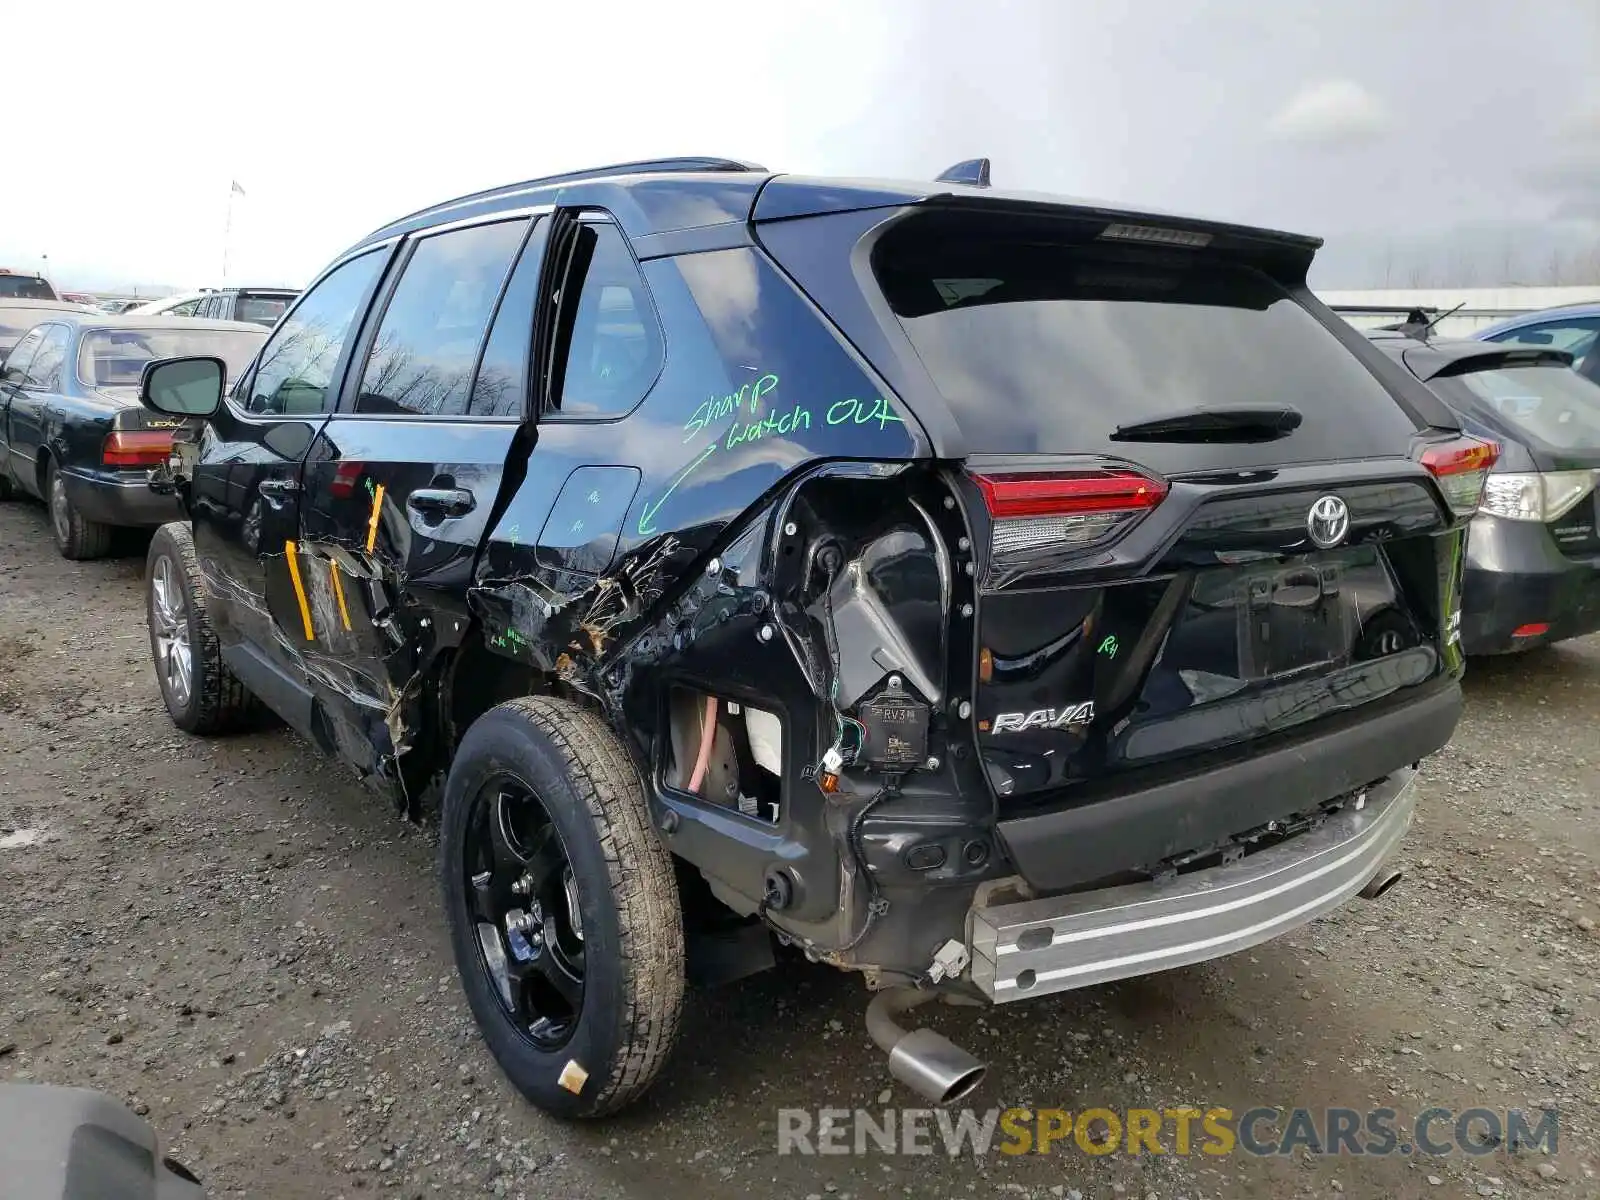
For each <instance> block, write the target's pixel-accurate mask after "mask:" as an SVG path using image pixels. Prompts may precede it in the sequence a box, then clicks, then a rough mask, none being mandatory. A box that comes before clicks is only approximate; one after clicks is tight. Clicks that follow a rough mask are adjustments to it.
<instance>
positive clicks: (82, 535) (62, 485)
mask: <svg viewBox="0 0 1600 1200" xmlns="http://www.w3.org/2000/svg"><path fill="white" fill-rule="evenodd" d="M44 498H45V503H46V504H48V505H49V506H50V532H51V533H52V534H53V535H54V536H55V539H56V549H57V550H59V551H61V557H62V558H70V559H74V560H79V561H81V560H83V559H89V558H100V557H101V556H102V555H104V554H105V552H106V551H107V550H109V549H111V533H112V528H111V526H110V525H102V524H101V523H100V522H99V521H91V520H89V518H88V517H86V516H84V515H83V514H82V513H80V512H79V511H78V510H77V508H76V507H75V506H74V505H73V503H72V499H71V497H69V496H68V495H67V484H66V480H65V479H63V478H62V476H61V472H60V471H59V470H57V469H56V464H55V463H54V462H52V463H51V464H50V468H49V470H48V471H47V472H46V477H45V488H44Z"/></svg>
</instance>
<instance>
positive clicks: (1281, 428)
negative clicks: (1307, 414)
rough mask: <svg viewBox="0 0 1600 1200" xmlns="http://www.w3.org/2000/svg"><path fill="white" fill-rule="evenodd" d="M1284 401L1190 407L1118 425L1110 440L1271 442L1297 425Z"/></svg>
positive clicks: (1294, 412)
mask: <svg viewBox="0 0 1600 1200" xmlns="http://www.w3.org/2000/svg"><path fill="white" fill-rule="evenodd" d="M1300 420H1301V417H1300V413H1299V411H1298V410H1296V409H1293V408H1290V407H1289V406H1288V405H1287V404H1257V405H1240V406H1237V407H1234V408H1191V409H1186V410H1184V411H1183V412H1175V413H1167V414H1166V415H1165V416H1160V417H1147V418H1146V419H1145V420H1143V421H1133V422H1130V423H1129V424H1127V425H1118V426H1117V428H1116V431H1115V432H1113V433H1112V435H1111V440H1112V441H1113V442H1271V441H1276V440H1277V439H1278V438H1283V437H1288V436H1289V435H1290V434H1291V433H1293V432H1294V431H1295V430H1296V429H1298V428H1300Z"/></svg>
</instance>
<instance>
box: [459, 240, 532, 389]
mask: <svg viewBox="0 0 1600 1200" xmlns="http://www.w3.org/2000/svg"><path fill="white" fill-rule="evenodd" d="M543 262H544V238H543V237H541V236H540V233H539V231H538V230H537V229H535V230H534V233H533V236H531V237H530V238H529V239H528V243H527V245H526V247H524V249H523V251H522V256H521V257H520V258H518V259H517V266H516V269H515V270H513V271H512V272H511V282H510V283H508V284H507V285H506V292H505V295H504V296H503V297H501V299H500V308H499V310H498V311H497V312H496V313H495V317H494V326H493V327H492V328H491V329H490V330H489V340H488V342H487V343H486V344H485V345H484V348H483V359H482V361H481V362H479V364H478V374H477V377H476V378H475V379H473V381H472V399H471V401H470V402H469V403H468V405H467V412H468V413H470V414H471V415H472V416H475V417H520V416H521V415H522V413H523V401H524V398H525V397H526V395H527V390H528V354H529V351H530V350H531V348H532V343H533V310H534V305H535V304H536V303H537V302H538V299H539V267H540V265H541V264H542V263H543Z"/></svg>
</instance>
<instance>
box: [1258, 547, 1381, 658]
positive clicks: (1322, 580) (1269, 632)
mask: <svg viewBox="0 0 1600 1200" xmlns="http://www.w3.org/2000/svg"><path fill="white" fill-rule="evenodd" d="M1234 604H1235V608H1234V611H1235V615H1236V617H1237V621H1238V636H1237V645H1238V651H1239V678H1240V679H1241V680H1245V681H1247V682H1255V681H1257V680H1263V679H1273V678H1277V677H1280V676H1283V675H1291V674H1295V673H1298V672H1301V671H1308V670H1316V669H1326V668H1329V667H1334V666H1340V665H1342V664H1344V663H1346V662H1348V661H1349V658H1350V647H1351V645H1352V644H1353V642H1354V640H1355V633H1356V629H1357V624H1358V621H1357V618H1358V614H1357V611H1356V602H1355V596H1354V593H1353V591H1352V589H1350V588H1348V587H1346V586H1345V575H1344V571H1343V568H1342V565H1341V564H1340V563H1339V562H1338V561H1336V560H1327V559H1323V560H1319V561H1315V562H1306V563H1299V564H1295V565H1293V566H1285V567H1280V568H1277V569H1275V570H1271V571H1254V572H1251V573H1249V574H1247V575H1244V576H1243V577H1242V578H1241V579H1240V580H1239V582H1238V590H1237V591H1236V592H1235V597H1234Z"/></svg>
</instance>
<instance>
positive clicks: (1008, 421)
mask: <svg viewBox="0 0 1600 1200" xmlns="http://www.w3.org/2000/svg"><path fill="white" fill-rule="evenodd" d="M908 227H909V229H910V230H912V231H914V230H915V221H914V220H913V221H911V222H907V224H906V226H903V227H902V229H903V230H904V229H907V228H908ZM994 227H995V223H994V222H992V221H990V222H988V223H987V224H986V225H980V224H978V223H977V222H976V221H974V225H973V228H974V235H972V236H951V234H952V229H951V228H950V227H949V226H948V225H940V226H935V227H933V228H935V229H938V230H939V236H918V235H917V234H916V233H915V232H901V231H894V232H891V233H890V234H889V235H888V236H887V237H886V238H885V239H884V241H883V242H882V243H880V244H879V247H878V249H877V252H876V253H875V255H874V268H875V270H876V272H877V277H878V281H879V284H880V286H881V287H882V289H883V292H884V295H885V297H886V299H887V300H888V302H889V305H890V308H891V309H892V310H893V312H894V314H895V315H896V316H897V317H898V318H899V320H900V323H901V325H902V326H903V327H904V329H905V331H906V333H907V335H908V336H909V337H910V339H911V342H912V344H913V345H914V346H915V348H916V350H917V353H918V354H919V356H920V357H921V359H922V361H923V363H924V365H925V366H926V367H927V369H928V372H929V374H930V375H931V376H932V378H933V382H934V384H935V385H936V386H937V387H938V389H939V391H940V392H941V393H942V395H943V396H944V398H945V399H946V401H947V402H948V403H949V405H950V406H951V408H952V409H953V411H954V415H955V417H956V420H957V421H958V422H959V423H960V425H961V427H962V430H963V432H964V433H965V434H966V437H967V439H968V442H969V444H970V448H971V449H972V450H973V451H977V452H995V453H1031V452H1056V453H1064V452H1088V453H1104V454H1112V455H1116V456H1119V457H1126V458H1135V459H1137V460H1139V461H1142V462H1145V463H1148V464H1149V465H1151V466H1153V467H1156V468H1157V469H1168V470H1172V469H1185V468H1189V469H1198V468H1201V467H1212V466H1219V465H1224V464H1233V463H1238V464H1245V463H1251V464H1257V463H1264V462H1286V461H1315V460H1321V459H1332V458H1344V457H1352V456H1355V457H1360V456H1367V455H1371V454H1390V453H1404V452H1405V447H1406V439H1407V438H1408V437H1409V436H1410V435H1411V434H1412V433H1413V432H1414V428H1415V427H1414V425H1413V423H1412V422H1411V420H1410V419H1409V418H1408V417H1407V416H1406V415H1405V413H1404V412H1403V410H1401V409H1400V407H1399V406H1398V405H1397V404H1396V403H1395V401H1394V399H1393V397H1392V396H1390V394H1389V393H1388V391H1386V390H1385V388H1384V387H1383V385H1382V384H1380V383H1379V382H1378V380H1377V379H1376V378H1375V377H1374V376H1373V375H1372V374H1371V373H1369V372H1368V371H1367V369H1366V368H1365V367H1364V366H1363V365H1362V364H1361V362H1360V361H1359V360H1358V359H1356V358H1355V357H1354V356H1353V355H1352V354H1351V353H1350V351H1349V350H1347V349H1346V348H1345V347H1344V346H1343V345H1342V344H1341V343H1340V342H1339V341H1338V340H1337V339H1336V338H1335V337H1334V336H1333V334H1332V333H1330V332H1329V331H1328V330H1327V329H1325V328H1324V327H1323V326H1322V325H1321V324H1320V323H1319V322H1318V321H1317V320H1316V318H1315V317H1313V316H1312V315H1311V314H1310V313H1309V312H1308V311H1307V310H1306V309H1305V308H1303V307H1302V306H1301V305H1300V304H1299V303H1298V302H1296V301H1295V300H1294V299H1293V298H1292V297H1291V296H1289V294H1288V293H1287V292H1286V291H1284V289H1283V288H1281V287H1280V286H1278V285H1277V284H1276V283H1275V282H1274V281H1272V280H1271V279H1270V278H1268V277H1267V276H1266V275H1264V274H1261V273H1260V272H1257V271H1255V270H1251V269H1246V268H1243V267H1233V266H1229V265H1226V264H1223V263H1218V262H1216V261H1215V259H1214V258H1208V257H1207V256H1206V255H1204V254H1203V253H1199V252H1185V254H1184V255H1183V256H1182V257H1179V256H1177V255H1175V254H1173V253H1172V252H1168V253H1167V254H1166V256H1165V257H1162V258H1156V257H1153V256H1148V255H1138V254H1119V253H1116V252H1112V251H1108V250H1105V249H1102V248H1100V247H1098V246H1094V245H1071V244H1066V243H1064V242H1063V243H1056V242H1051V241H1046V240H1042V239H1035V238H1028V239H1026V240H1024V239H1020V238H1010V237H1007V238H1003V239H1002V238H998V237H993V236H987V235H986V234H985V232H984V231H985V230H988V229H993V228H994ZM955 229H956V230H959V229H960V226H956V227H955ZM1285 404H1287V405H1291V406H1292V407H1294V408H1295V409H1296V410H1298V411H1299V412H1300V414H1301V416H1302V417H1303V418H1304V420H1303V423H1302V425H1301V427H1300V428H1299V429H1298V430H1297V431H1296V432H1294V433H1293V434H1291V435H1290V436H1288V437H1287V438H1284V439H1282V440H1279V441H1275V442H1270V443H1264V444H1259V445H1254V446H1248V445H1228V446H1226V447H1220V446H1219V447H1217V448H1215V449H1213V450H1210V451H1207V450H1206V449H1205V448H1203V447H1197V446H1194V445H1188V446H1178V445H1172V444H1167V443H1162V444H1159V445H1156V444H1149V443H1125V442H1119V441H1113V440H1111V434H1112V433H1113V432H1114V431H1115V429H1116V427H1117V426H1118V425H1121V424H1125V423H1130V422H1135V421H1141V420H1145V419H1148V418H1151V417H1157V416H1163V415H1168V414H1173V413H1181V412H1184V411H1187V410H1193V409H1208V408H1219V407H1235V408H1236V407H1239V406H1241V405H1285Z"/></svg>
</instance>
